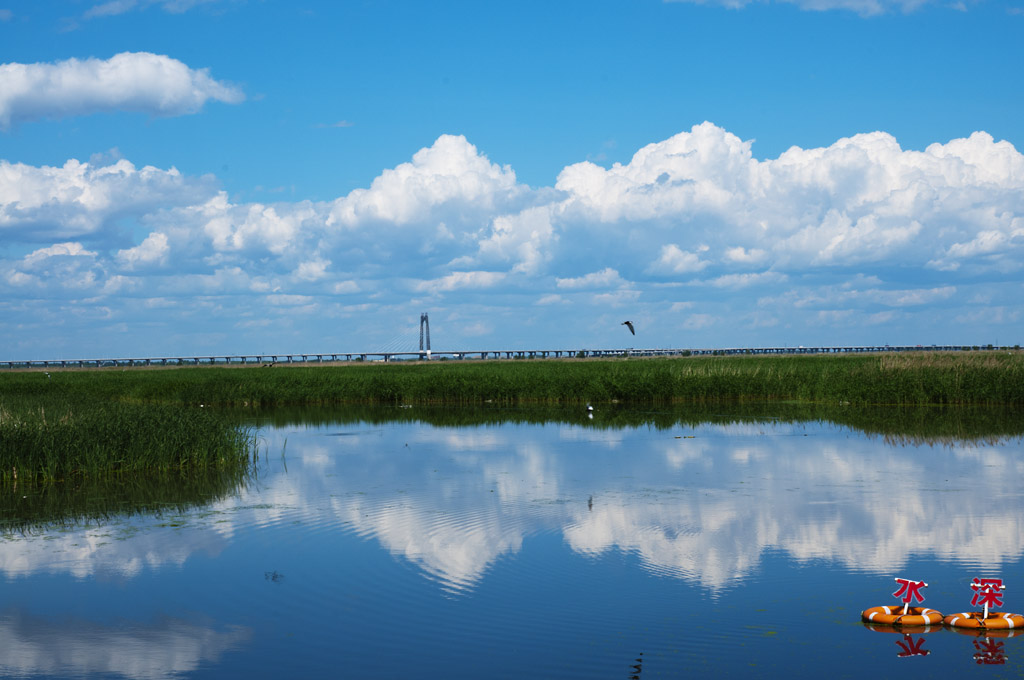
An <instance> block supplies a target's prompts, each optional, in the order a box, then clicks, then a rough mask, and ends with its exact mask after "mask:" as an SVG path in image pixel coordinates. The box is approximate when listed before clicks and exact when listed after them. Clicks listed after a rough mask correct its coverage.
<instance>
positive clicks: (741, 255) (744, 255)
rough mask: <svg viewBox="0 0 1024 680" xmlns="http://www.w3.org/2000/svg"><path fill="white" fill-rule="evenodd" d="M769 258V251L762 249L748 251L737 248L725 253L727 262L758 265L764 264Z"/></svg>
mask: <svg viewBox="0 0 1024 680" xmlns="http://www.w3.org/2000/svg"><path fill="white" fill-rule="evenodd" d="M767 257H768V253H767V251H764V250H761V249H760V248H752V249H750V250H747V249H746V248H744V247H743V246H736V247H735V248H728V249H726V251H725V260H726V261H727V262H738V263H741V264H758V263H761V262H764V261H765V259H767Z"/></svg>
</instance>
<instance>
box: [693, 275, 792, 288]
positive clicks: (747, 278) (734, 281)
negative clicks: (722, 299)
mask: <svg viewBox="0 0 1024 680" xmlns="http://www.w3.org/2000/svg"><path fill="white" fill-rule="evenodd" d="M787 279H788V277H787V276H786V275H785V274H779V273H778V272H760V273H756V274H726V275H724V276H719V277H718V278H716V279H712V280H711V281H710V283H711V285H712V286H717V287H718V288H748V287H750V286H761V285H765V284H769V283H782V282H783V281H786V280H787Z"/></svg>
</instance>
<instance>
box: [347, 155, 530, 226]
mask: <svg viewBox="0 0 1024 680" xmlns="http://www.w3.org/2000/svg"><path fill="white" fill-rule="evenodd" d="M523 191H524V189H523V187H521V186H520V185H518V184H517V183H516V175H515V173H514V172H513V171H512V169H511V168H509V167H508V166H505V167H503V168H502V167H499V166H498V165H495V164H494V163H491V162H490V161H489V160H487V157H486V156H483V155H481V154H479V153H478V152H477V149H476V147H475V146H473V145H472V144H470V143H469V142H467V141H466V138H465V137H462V136H461V135H459V136H455V135H441V136H440V137H438V139H437V141H435V142H434V144H433V145H432V146H430V147H427V148H424V149H420V150H419V151H418V152H416V154H415V155H414V156H413V157H412V162H410V163H402V164H401V165H398V166H397V167H395V168H393V169H391V170H385V171H384V172H383V173H381V175H380V176H379V177H377V178H376V179H375V180H373V183H372V184H371V185H370V188H369V189H356V190H354V191H352V192H351V193H350V194H348V195H347V196H345V197H344V198H340V199H338V200H337V201H335V202H334V205H333V206H332V209H331V216H330V219H329V220H328V226H334V225H337V226H339V227H342V228H348V229H351V228H354V227H357V226H359V225H363V224H366V223H381V222H383V223H391V224H395V225H406V224H413V223H421V222H422V221H424V220H425V219H426V220H429V219H430V217H431V216H432V213H433V211H435V210H436V209H437V208H439V207H442V206H447V207H450V208H454V209H456V210H459V209H461V210H463V211H466V212H468V213H470V214H475V215H481V216H488V215H494V213H495V211H496V210H498V209H500V208H501V207H502V206H503V204H505V203H507V202H508V201H509V200H510V199H512V198H514V197H516V196H517V195H519V194H521V193H522V192H523ZM485 219H486V217H485Z"/></svg>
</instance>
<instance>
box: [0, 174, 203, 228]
mask: <svg viewBox="0 0 1024 680" xmlns="http://www.w3.org/2000/svg"><path fill="white" fill-rule="evenodd" d="M212 184H213V180H212V178H209V177H199V178H186V177H183V176H182V175H181V174H180V173H179V172H178V171H177V170H176V169H174V168H171V169H170V170H160V169H157V168H154V167H151V166H146V167H144V168H141V169H139V168H136V167H135V166H134V165H132V164H131V163H130V162H128V161H127V160H119V161H117V162H116V163H114V164H112V165H107V166H94V165H91V164H89V163H81V162H79V161H77V160H69V161H68V162H67V163H65V164H64V165H63V166H61V167H59V168H58V167H49V166H42V167H33V166H30V165H24V164H22V163H9V162H7V161H2V160H0V233H6V234H8V236H7V239H19V236H20V235H25V236H28V238H26V240H35V239H38V238H40V237H42V238H54V239H67V238H78V237H82V236H86V235H90V234H95V233H97V232H99V231H101V230H103V229H104V228H105V227H109V226H112V225H110V222H111V221H112V220H115V219H117V218H118V217H121V216H125V215H133V214H134V215H139V214H144V213H146V212H150V211H154V210H157V209H158V208H160V207H165V206H173V205H180V204H183V203H191V202H193V201H196V200H204V199H205V197H206V196H208V195H209V194H210V193H211V190H212ZM19 240H20V239H19Z"/></svg>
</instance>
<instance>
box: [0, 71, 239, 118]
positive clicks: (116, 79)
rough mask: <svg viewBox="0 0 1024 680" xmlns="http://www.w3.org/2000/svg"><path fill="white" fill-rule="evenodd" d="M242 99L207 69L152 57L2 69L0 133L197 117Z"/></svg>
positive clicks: (232, 87)
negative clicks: (98, 116) (116, 117)
mask: <svg viewBox="0 0 1024 680" xmlns="http://www.w3.org/2000/svg"><path fill="white" fill-rule="evenodd" d="M244 98H245V96H244V95H243V94H242V91H241V90H240V89H238V88H237V87H235V86H233V85H229V84H227V83H224V82H221V81H217V80H214V79H213V78H211V77H210V74H209V70H208V69H192V68H189V67H188V66H186V65H185V64H183V63H182V62H180V61H178V60H177V59H172V58H171V57H168V56H164V55H159V54H151V53H149V52H122V53H121V54H117V55H114V56H113V57H111V58H110V59H96V58H89V59H68V60H66V61H60V62H56V63H52V64H46V63H36V64H18V63H8V64H0V129H7V128H9V127H10V125H11V124H12V123H18V122H23V121H29V120H36V119H39V118H64V117H68V116H82V115H88V114H92V113H100V112H109V111H137V112H142V113H148V114H150V115H153V116H180V115H184V114H189V113H195V112H197V111H199V109H201V108H202V107H203V105H204V104H205V103H206V102H207V101H208V100H211V99H212V100H215V101H222V102H226V103H230V104H236V103H238V102H240V101H242V100H243V99H244Z"/></svg>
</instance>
